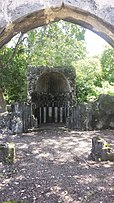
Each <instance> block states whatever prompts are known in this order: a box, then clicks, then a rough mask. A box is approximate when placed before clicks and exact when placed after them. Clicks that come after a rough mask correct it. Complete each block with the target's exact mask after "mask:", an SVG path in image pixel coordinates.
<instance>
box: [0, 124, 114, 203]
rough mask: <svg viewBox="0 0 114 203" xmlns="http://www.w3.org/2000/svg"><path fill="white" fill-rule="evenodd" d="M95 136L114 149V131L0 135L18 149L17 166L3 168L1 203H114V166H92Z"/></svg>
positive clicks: (61, 130)
mask: <svg viewBox="0 0 114 203" xmlns="http://www.w3.org/2000/svg"><path fill="white" fill-rule="evenodd" d="M95 135H100V136H101V137H104V138H105V139H106V141H108V142H109V143H111V146H112V147H113V148H114V131H112V130H105V131H89V132H88V131H87V132H79V131H71V130H67V129H65V128H62V127H61V128H59V127H58V128H53V127H52V128H51V129H40V130H39V131H37V132H29V133H26V134H22V135H10V136H8V135H0V136H1V137H0V140H4V141H7V142H15V143H16V160H15V163H14V164H13V165H4V164H2V163H0V203H1V202H6V201H8V200H10V201H12V200H17V201H18V202H21V203H22V202H24V203H44V202H45V203H86V202H89V203H114V164H113V163H112V162H109V161H107V162H94V161H90V160H88V155H89V154H90V151H91V140H92V137H93V136H95Z"/></svg>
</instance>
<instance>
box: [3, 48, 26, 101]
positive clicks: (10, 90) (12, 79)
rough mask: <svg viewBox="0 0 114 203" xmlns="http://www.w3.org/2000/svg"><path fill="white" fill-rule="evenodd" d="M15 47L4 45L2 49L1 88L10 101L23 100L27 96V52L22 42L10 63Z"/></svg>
mask: <svg viewBox="0 0 114 203" xmlns="http://www.w3.org/2000/svg"><path fill="white" fill-rule="evenodd" d="M13 53H14V48H8V47H6V46H5V47H4V48H3V49H1V50H0V61H1V64H0V65H1V68H0V88H1V89H2V91H3V92H4V94H5V96H6V100H7V101H8V102H16V101H21V100H24V99H25V98H26V54H25V53H24V47H23V45H22V44H20V46H19V47H18V49H17V52H16V54H15V56H14V58H13V60H11V61H10V62H9V63H7V62H8V61H9V60H8V59H10V58H11V56H12V54H13Z"/></svg>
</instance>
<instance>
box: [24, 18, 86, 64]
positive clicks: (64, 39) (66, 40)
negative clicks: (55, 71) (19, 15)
mask: <svg viewBox="0 0 114 203" xmlns="http://www.w3.org/2000/svg"><path fill="white" fill-rule="evenodd" d="M84 33H85V30H84V29H83V28H81V27H79V26H76V25H74V24H72V23H68V22H64V21H60V22H59V23H53V24H49V25H47V26H44V27H41V28H37V29H35V30H32V31H30V32H28V33H27V35H28V37H27V45H28V46H27V47H26V48H27V49H26V52H27V53H28V62H29V63H31V64H32V65H41V66H42V65H43V66H49V67H54V66H69V65H71V64H72V61H76V60H79V59H81V58H83V57H84V56H85V53H86V49H85V43H84Z"/></svg>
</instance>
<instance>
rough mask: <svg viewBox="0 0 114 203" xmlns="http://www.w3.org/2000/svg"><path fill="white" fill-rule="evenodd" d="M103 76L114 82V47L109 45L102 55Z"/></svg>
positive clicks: (105, 79) (106, 79) (104, 78)
mask: <svg viewBox="0 0 114 203" xmlns="http://www.w3.org/2000/svg"><path fill="white" fill-rule="evenodd" d="M101 66H102V77H103V80H104V81H108V82H109V83H110V84H111V83H114V49H113V48H111V47H107V48H106V49H105V50H104V52H103V53H102V56H101Z"/></svg>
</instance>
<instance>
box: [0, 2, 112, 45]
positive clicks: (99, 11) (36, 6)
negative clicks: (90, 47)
mask: <svg viewBox="0 0 114 203" xmlns="http://www.w3.org/2000/svg"><path fill="white" fill-rule="evenodd" d="M60 19H63V20H67V21H70V22H74V23H77V24H80V25H82V26H84V27H86V28H88V29H90V30H92V31H93V32H96V33H97V34H99V35H100V36H101V37H103V38H104V39H105V40H106V41H107V42H109V43H110V44H111V45H112V46H114V1H113V0H105V1H104V0H91V1H90V0H81V1H80V0H40V1H38V0H4V1H3V0H0V47H1V46H3V45H4V44H5V43H7V42H8V41H9V40H10V39H11V38H12V37H13V36H14V35H16V34H17V33H19V32H23V33H25V32H27V31H28V30H30V29H32V28H35V27H38V26H42V25H45V24H48V23H49V22H54V21H57V20H60Z"/></svg>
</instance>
